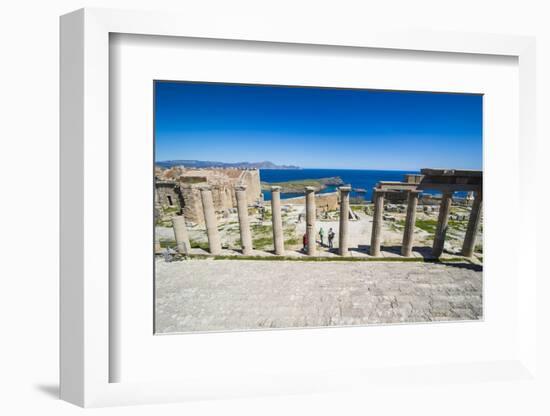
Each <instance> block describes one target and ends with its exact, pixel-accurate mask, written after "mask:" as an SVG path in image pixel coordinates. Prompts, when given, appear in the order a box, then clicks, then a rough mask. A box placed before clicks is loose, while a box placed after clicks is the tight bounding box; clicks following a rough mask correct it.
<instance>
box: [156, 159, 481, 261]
mask: <svg viewBox="0 0 550 416" xmlns="http://www.w3.org/2000/svg"><path fill="white" fill-rule="evenodd" d="M222 171H223V170H208V171H203V172H202V176H200V175H199V174H198V173H197V171H183V172H182V171H179V172H177V173H176V176H177V178H178V179H177V180H171V181H170V179H169V178H166V176H167V175H164V177H163V179H162V180H159V181H158V182H157V192H156V194H157V202H159V200H160V201H161V202H162V203H163V204H168V205H170V204H171V203H174V201H177V203H178V204H180V205H179V206H180V207H181V211H180V212H178V215H175V216H174V217H173V218H172V223H173V229H174V235H175V241H176V247H177V251H178V252H179V253H181V254H184V255H188V254H190V253H191V248H190V247H191V245H190V243H189V237H188V235H187V230H186V222H185V221H186V220H187V221H190V222H197V221H198V219H199V218H200V219H202V220H203V221H204V223H205V227H206V234H207V237H208V251H209V252H210V254H213V255H219V254H221V253H222V245H221V240H220V235H219V229H218V228H219V224H218V220H217V213H220V212H222V213H223V211H224V210H225V209H228V208H231V209H232V208H233V207H235V206H236V209H237V213H238V227H239V232H240V246H241V252H242V254H243V255H247V256H249V255H252V254H253V253H254V250H255V248H254V243H253V241H254V240H253V235H252V232H251V222H250V219H249V207H251V206H254V205H255V204H258V203H260V202H261V201H262V197H261V195H259V190H260V187H259V175H258V172H257V171H254V170H252V171H249V170H244V171H240V172H236V170H234V169H232V170H229V171H230V172H222ZM226 171H227V170H226ZM173 173H174V172H169V175H171V174H173ZM191 178H193V179H191ZM220 178H224V180H223V181H221V179H220ZM190 182H194V183H192V184H191V183H190ZM209 182H210V183H212V184H210V183H209ZM168 184H171V185H170V186H169V185H168ZM482 187H483V175H482V172H481V171H472V170H455V169H422V170H421V174H420V175H406V177H405V178H404V181H403V182H395V181H394V182H385V181H381V182H379V183H378V184H377V185H376V187H375V188H374V189H373V205H374V207H373V209H374V211H373V213H372V229H371V234H370V235H371V239H370V246H369V249H368V252H369V254H370V256H373V257H379V256H381V234H382V224H383V221H384V219H385V217H384V215H385V214H384V211H385V209H386V206H389V204H387V203H386V202H387V200H390V201H405V202H406V210H405V208H403V211H401V212H405V221H404V228H403V238H402V243H401V248H400V254H401V256H403V257H411V256H412V255H413V246H414V231H415V224H416V217H417V211H418V208H419V207H418V204H419V199H420V197H421V196H423V194H422V191H428V190H430V191H433V190H435V191H438V192H440V193H441V195H442V196H441V197H440V198H439V210H438V211H439V212H438V219H437V226H436V230H435V235H434V238H433V246H432V251H431V255H432V257H433V258H439V257H440V256H441V255H442V253H443V248H444V244H445V238H446V234H447V229H448V225H449V218H450V212H451V206H452V203H453V194H454V193H455V192H465V193H467V195H468V197H466V198H464V200H465V201H464V203H465V204H467V205H469V206H471V208H470V215H469V219H468V224H467V228H466V232H465V236H464V240H463V244H462V252H461V254H462V256H464V257H472V255H473V253H474V248H475V243H476V235H477V233H478V229H479V227H480V223H481V215H482V214H481V209H482ZM280 190H281V188H280V187H279V186H273V187H272V188H271V192H272V199H271V228H272V235H273V240H272V241H273V253H274V254H275V255H278V256H282V255H285V254H287V253H286V252H285V240H284V230H283V221H282V213H281V211H282V210H281V196H280V194H281V192H280ZM351 191H352V189H351V187H350V186H340V187H339V188H338V192H337V202H338V207H339V230H338V235H339V238H338V247H337V250H335V251H336V252H337V253H338V254H339V255H340V256H349V255H350V247H349V227H350V223H349V221H350V218H352V219H353V218H354V217H353V215H354V214H353V211H352V210H351V208H350V197H349V195H350V192H351ZM195 192H197V193H198V194H199V198H196V197H195V195H194V193H195ZM304 192H305V196H304V197H303V198H301V200H300V202H302V201H303V202H302V204H304V205H305V239H304V243H305V244H304V249H305V253H306V254H307V255H308V256H316V255H317V254H318V253H317V235H318V230H317V227H316V220H317V218H318V217H319V214H320V212H319V209H318V206H317V201H319V199H318V195H316V194H315V189H314V188H313V187H310V186H308V187H306V188H305V189H304ZM472 198H473V200H472ZM433 200H436V199H435V198H434V197H433V196H430V195H428V196H427V198H426V201H427V205H424V206H423V209H424V210H428V209H430V210H432V208H431V206H432V202H433ZM285 201H289V200H285ZM159 203H160V202H159ZM290 203H291V204H295V203H296V198H294V201H290ZM197 205H198V206H200V213H199V212H197V209H198V208H197ZM420 208H421V211H422V207H420ZM186 213H189V214H190V215H191V217H190V218H189V217H187V215H186ZM182 214H183V215H182ZM264 215H265V211H264V210H263V208H262V218H263V216H264ZM298 221H300V219H298ZM306 242H307V243H306ZM157 243H158V241H155V246H156V249H158V244H157Z"/></svg>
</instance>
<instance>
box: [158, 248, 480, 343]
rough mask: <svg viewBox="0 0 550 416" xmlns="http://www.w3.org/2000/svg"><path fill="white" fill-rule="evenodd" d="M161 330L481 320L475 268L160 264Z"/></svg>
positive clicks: (206, 262) (450, 265)
mask: <svg viewBox="0 0 550 416" xmlns="http://www.w3.org/2000/svg"><path fill="white" fill-rule="evenodd" d="M155 267H156V300H155V303H156V314H155V321H156V322H155V324H156V332H157V333H174V332H189V331H224V330H239V329H265V328H296V327H323V326H343V325H366V324H388V323H400V322H430V321H448V320H476V319H481V318H482V268H481V266H478V265H473V264H469V263H447V264H440V263H420V262H364V261H360V262H359V261H355V262H351V261H350V262H347V261H338V262H336V261H335V262H330V261H318V262H315V261H269V260H258V261H257V260H242V261H236V260H213V259H206V260H205V259H200V260H198V259H195V260H184V261H174V262H170V263H166V262H164V261H163V260H160V259H159V260H157V261H156V266H155Z"/></svg>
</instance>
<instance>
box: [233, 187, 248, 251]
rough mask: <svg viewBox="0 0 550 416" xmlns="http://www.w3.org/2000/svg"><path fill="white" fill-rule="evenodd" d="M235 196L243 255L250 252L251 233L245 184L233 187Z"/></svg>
mask: <svg viewBox="0 0 550 416" xmlns="http://www.w3.org/2000/svg"><path fill="white" fill-rule="evenodd" d="M235 196H236V198H237V213H238V215H239V230H240V233H241V247H242V252H243V254H244V255H245V256H249V255H250V254H252V235H251V234H250V223H249V221H248V202H247V199H246V186H244V185H240V186H237V187H236V188H235Z"/></svg>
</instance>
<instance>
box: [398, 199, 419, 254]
mask: <svg viewBox="0 0 550 416" xmlns="http://www.w3.org/2000/svg"><path fill="white" fill-rule="evenodd" d="M418 194H419V192H418V191H409V196H408V200H407V202H408V203H407V217H406V219H405V230H404V232H403V244H402V246H401V254H402V255H403V256H405V257H410V256H411V255H412V247H413V236H414V225H415V221H416V205H417V204H418Z"/></svg>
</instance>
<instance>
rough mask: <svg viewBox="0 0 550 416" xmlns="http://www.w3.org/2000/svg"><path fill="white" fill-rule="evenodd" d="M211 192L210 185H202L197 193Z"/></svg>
mask: <svg viewBox="0 0 550 416" xmlns="http://www.w3.org/2000/svg"><path fill="white" fill-rule="evenodd" d="M211 190H212V187H211V186H210V185H203V186H200V187H199V191H201V192H206V191H211Z"/></svg>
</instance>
